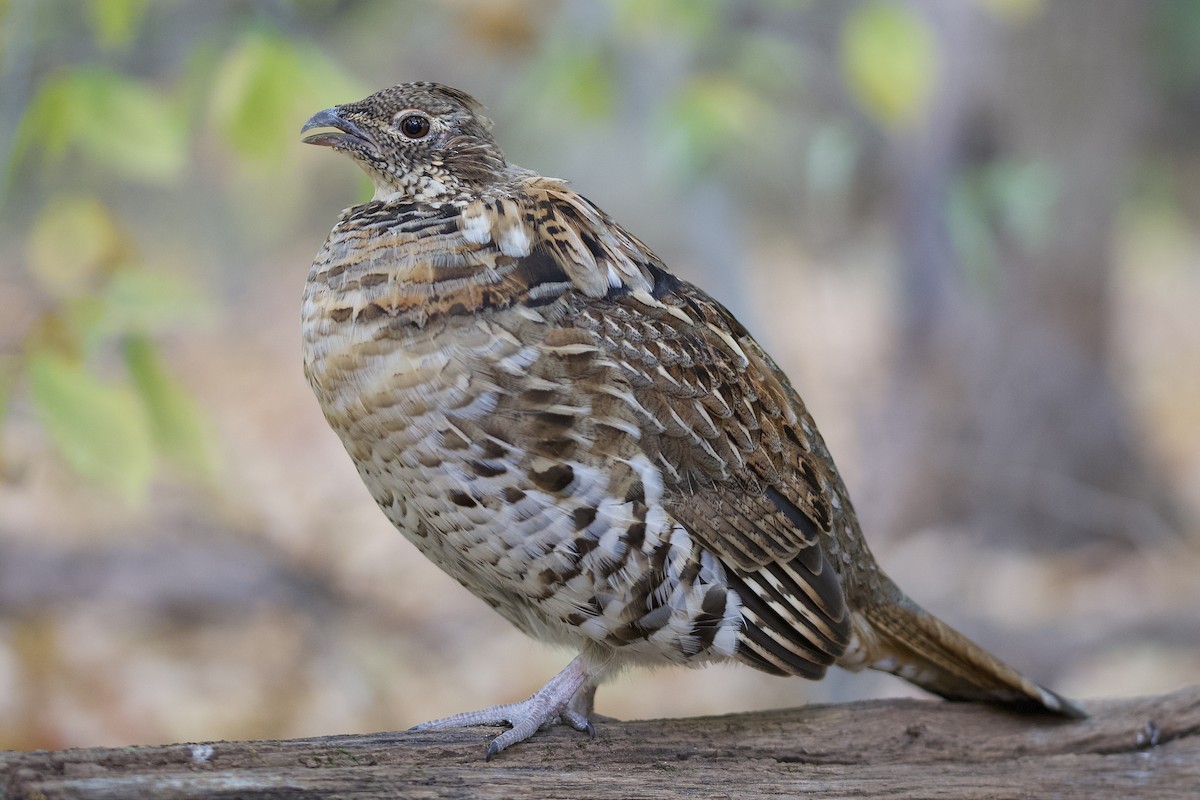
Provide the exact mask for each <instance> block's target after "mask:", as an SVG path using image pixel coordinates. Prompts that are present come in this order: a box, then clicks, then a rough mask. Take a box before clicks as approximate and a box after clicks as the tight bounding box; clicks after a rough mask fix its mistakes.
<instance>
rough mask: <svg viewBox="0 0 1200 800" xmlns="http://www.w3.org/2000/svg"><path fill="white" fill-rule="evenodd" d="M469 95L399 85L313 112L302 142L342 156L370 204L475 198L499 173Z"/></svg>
mask: <svg viewBox="0 0 1200 800" xmlns="http://www.w3.org/2000/svg"><path fill="white" fill-rule="evenodd" d="M482 110H483V109H482V106H481V105H480V104H479V103H478V102H477V101H476V100H475V99H474V98H472V97H471V96H470V95H468V94H466V93H465V92H460V91H459V90H457V89H451V88H450V87H449V86H442V85H440V84H437V83H402V84H400V85H399V86H393V87H391V88H390V89H384V90H383V91H380V92H376V93H375V94H373V95H371V96H370V97H367V98H366V99H364V100H359V101H358V102H356V103H347V104H345V105H340V106H334V107H333V108H327V109H325V110H324V111H318V112H317V113H316V114H314V115H313V116H312V117H310V118H309V120H308V122H306V123H304V127H303V128H301V129H300V132H301V133H304V132H305V131H309V130H312V129H314V128H326V129H332V130H325V131H321V132H318V133H314V134H310V135H309V136H306V137H305V138H304V141H305V142H306V143H308V144H315V145H321V146H323V147H332V148H333V149H334V150H337V151H339V152H343V153H346V154H348V155H349V156H350V157H351V158H353V159H354V160H355V162H356V163H357V164H358V165H359V166H360V167H362V169H363V171H365V172H366V173H367V175H368V176H369V177H370V178H371V182H372V183H374V185H375V197H374V199H376V200H385V201H400V202H413V203H442V202H448V201H453V200H456V199H462V198H466V197H470V196H473V195H477V194H478V193H479V192H480V190H482V189H484V188H485V187H486V186H487V185H488V184H489V183H492V182H494V181H496V180H497V179H498V177H499V173H501V172H502V171H503V170H504V168H505V166H506V165H505V161H504V154H503V153H501V152H500V148H499V147H498V146H497V145H496V142H495V140H494V139H492V134H491V125H492V123H491V120H489V119H488V118H487V117H485V116H484V115H483V113H482Z"/></svg>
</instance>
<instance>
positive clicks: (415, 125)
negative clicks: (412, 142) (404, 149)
mask: <svg viewBox="0 0 1200 800" xmlns="http://www.w3.org/2000/svg"><path fill="white" fill-rule="evenodd" d="M400 132H401V133H403V134H404V135H405V136H407V137H408V138H410V139H420V138H422V137H423V136H425V135H426V134H428V133H429V118H428V117H425V116H422V115H421V114H406V115H405V116H404V117H403V118H402V119H401V120H400Z"/></svg>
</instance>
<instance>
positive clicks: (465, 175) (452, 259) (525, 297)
mask: <svg viewBox="0 0 1200 800" xmlns="http://www.w3.org/2000/svg"><path fill="white" fill-rule="evenodd" d="M313 127H324V128H333V129H335V130H336V132H325V133H317V134H315V135H312V136H309V137H308V138H307V139H306V141H308V142H310V143H313V144H320V145H326V146H330V147H333V148H334V149H335V150H340V151H344V152H347V153H348V154H349V155H351V156H352V157H353V158H354V159H355V160H356V161H357V162H358V163H359V165H360V166H362V167H363V169H364V170H366V172H367V173H368V175H370V176H371V178H372V180H373V181H374V183H375V187H376V192H375V198H374V199H373V200H372V201H371V202H368V203H365V204H363V205H359V206H355V207H352V208H350V209H348V210H347V211H346V212H345V213H344V214H343V215H342V217H341V219H340V220H339V222H338V224H337V225H336V226H335V227H334V229H333V231H332V233H331V234H330V236H329V239H328V240H327V241H326V243H325V246H324V247H323V248H322V250H321V252H320V253H319V254H318V255H317V258H316V261H315V263H314V265H313V268H312V271H311V272H310V274H309V279H308V284H307V287H306V290H305V295H304V311H303V331H304V348H305V369H306V374H307V376H308V378H309V381H310V383H311V385H312V387H313V389H314V391H315V392H316V394H317V397H318V399H319V401H320V403H321V407H322V409H323V410H324V412H325V415H326V418H327V419H328V420H329V423H330V425H331V426H332V427H333V429H334V430H335V431H336V432H337V433H338V435H339V436H340V437H341V439H342V441H343V443H344V444H345V446H346V449H347V451H348V452H349V453H350V456H351V458H353V460H354V462H355V464H356V465H357V467H358V470H359V473H360V475H361V476H362V478H363V480H364V482H365V483H366V485H367V487H368V488H369V489H370V491H371V493H372V495H373V496H374V498H375V500H376V501H377V502H378V504H379V505H380V507H381V508H382V509H383V511H384V513H385V514H387V515H388V517H389V519H391V520H392V522H393V523H394V524H395V525H396V526H397V528H399V529H400V530H401V531H402V532H403V533H404V534H405V535H406V536H407V537H408V538H409V539H410V540H411V541H412V542H413V543H414V544H415V545H416V546H417V548H418V549H420V550H421V552H422V553H424V554H425V555H426V556H427V557H428V558H430V559H431V560H432V561H434V562H435V563H436V564H438V566H440V567H441V568H442V569H443V570H445V571H446V572H447V573H449V574H450V575H451V576H452V577H454V578H455V579H456V580H458V581H459V582H460V583H462V584H463V585H464V586H466V587H467V588H468V589H470V590H471V591H472V592H474V593H475V594H476V595H478V596H479V597H480V598H482V599H483V600H484V601H485V602H487V603H488V604H489V605H491V606H492V607H493V608H495V609H496V610H497V611H498V612H499V613H500V614H501V615H502V616H504V617H505V618H506V619H508V620H509V621H510V622H512V623H513V624H514V625H516V626H517V627H519V628H520V629H521V630H523V631H525V632H526V633H528V634H530V635H531V636H534V637H537V638H540V639H545V640H549V641H555V642H560V643H565V644H569V645H571V646H573V647H575V648H577V649H578V650H579V651H580V654H581V655H580V656H579V657H578V658H577V659H576V660H575V661H573V662H572V663H571V665H569V666H568V667H567V669H565V670H564V671H563V672H562V673H560V674H559V676H557V677H556V678H555V679H553V680H552V681H551V682H550V683H549V684H547V686H546V687H545V688H543V689H542V690H541V691H540V692H538V693H537V694H535V695H534V696H533V697H532V698H530V699H529V700H527V701H525V702H524V703H518V704H513V705H510V706H498V707H496V708H494V709H488V710H486V711H483V712H472V713H468V714H460V715H457V716H455V717H450V718H447V719H446V720H439V721H435V722H434V723H427V725H428V726H444V725H463V724H499V723H502V722H509V723H511V724H512V725H513V728H512V730H509V731H507V732H505V733H504V734H501V736H499V737H497V738H496V739H495V740H494V741H493V743H492V745H491V747H490V748H489V755H491V754H494V753H495V752H498V751H499V750H500V749H503V748H504V747H506V746H508V745H510V744H513V743H515V742H517V741H521V740H522V739H524V738H527V737H528V736H529V735H531V734H532V733H533V732H534V731H536V729H537V728H538V727H539V726H540V725H542V724H543V723H545V722H548V721H552V720H553V719H555V718H562V719H564V720H565V721H567V722H568V723H570V724H572V725H575V726H576V727H579V728H581V729H590V722H588V715H589V714H590V712H591V700H592V694H593V693H594V690H595V687H596V685H597V684H598V683H599V682H600V681H601V680H602V679H603V677H604V676H605V674H607V673H610V672H611V671H613V670H614V669H615V668H616V667H617V666H618V665H620V664H622V663H626V662H631V661H632V662H646V663H661V662H674V663H681V664H701V663H704V662H706V661H712V660H717V659H737V660H740V661H742V662H744V663H747V664H749V665H750V666H753V667H756V668H758V669H761V670H764V671H767V672H771V673H774V674H780V675H800V676H804V677H807V678H819V677H821V676H822V675H824V673H825V671H826V669H827V668H828V667H829V666H830V665H832V664H835V663H837V664H840V665H842V666H846V667H848V668H851V669H859V668H862V667H874V668H877V669H885V670H888V671H892V672H895V673H897V674H899V675H901V676H902V677H905V678H907V679H909V680H912V681H914V682H916V683H918V684H920V685H922V686H925V687H926V688H929V689H931V690H932V691H935V692H938V693H940V694H943V695H945V696H948V697H952V698H956V699H981V700H994V701H999V702H1012V703H1017V704H1026V705H1034V706H1038V707H1043V708H1046V709H1049V710H1052V711H1056V712H1060V713H1064V714H1067V715H1079V714H1081V713H1082V712H1081V711H1080V710H1079V709H1078V707H1076V706H1074V705H1073V704H1071V703H1070V702H1069V701H1067V700H1064V699H1063V698H1061V697H1059V696H1058V695H1055V694H1054V693H1052V692H1049V691H1048V690H1045V689H1042V688H1041V687H1039V686H1037V685H1036V684H1034V683H1032V682H1030V681H1029V680H1028V679H1026V678H1024V677H1023V676H1021V675H1019V674H1018V673H1017V672H1015V671H1014V670H1012V669H1011V668H1009V667H1007V666H1006V665H1004V664H1002V663H1001V662H999V661H997V660H996V659H994V658H993V657H992V656H990V655H988V654H987V653H985V652H984V651H982V650H981V649H979V648H978V647H976V646H975V645H973V644H971V643H970V642H969V641H967V640H966V639H965V638H963V637H962V636H960V635H959V634H957V633H955V632H954V631H953V630H951V629H950V628H948V627H947V626H945V625H944V624H943V623H941V622H940V621H938V620H936V619H935V618H933V617H932V616H930V615H928V614H926V613H925V612H924V611H922V610H921V609H920V608H919V607H917V606H916V605H915V604H913V603H912V601H910V600H908V598H907V597H905V596H904V595H903V594H902V593H901V592H900V591H899V589H897V588H896V587H895V585H894V584H893V583H892V582H891V581H890V580H889V579H888V578H887V577H886V576H885V575H884V574H883V573H882V572H881V571H880V570H879V569H878V567H877V566H876V564H875V560H874V558H873V557H872V556H871V553H870V550H869V549H868V548H867V545H866V543H865V542H864V541H863V539H862V536H861V533H860V531H859V528H858V523H857V520H856V518H855V515H854V510H853V507H852V506H851V504H850V500H849V498H848V496H847V493H846V489H845V487H844V486H843V484H842V481H841V478H840V477H839V475H838V473H837V470H836V468H835V466H834V463H833V460H832V458H831V457H830V455H829V452H828V450H827V449H826V447H825V443H824V442H823V441H822V439H821V436H820V434H819V433H818V432H817V428H816V425H815V423H814V422H813V420H812V418H811V417H810V416H809V415H808V413H807V411H806V410H805V408H804V405H803V402H802V401H801V400H800V398H799V396H798V395H797V394H796V392H795V391H794V390H793V389H792V387H791V385H790V384H789V382H788V380H787V378H786V377H785V376H784V375H783V373H782V372H781V371H780V370H779V368H778V367H777V366H776V365H775V364H774V362H773V361H772V360H771V358H770V356H768V355H767V354H766V353H765V352H764V351H763V350H762V349H761V348H760V347H759V345H758V344H757V342H755V341H754V339H753V338H752V337H751V336H750V334H749V333H748V332H747V331H746V329H745V328H743V327H742V325H741V324H740V323H739V322H738V321H737V320H736V319H734V318H733V316H732V315H731V314H730V313H729V312H728V311H727V310H726V309H725V308H723V307H722V306H721V305H720V304H719V303H717V302H716V301H715V300H713V299H712V298H710V297H709V296H708V295H706V294H705V293H704V292H703V291H701V290H700V289H698V288H696V287H695V286H692V285H691V284H689V283H687V282H685V281H682V280H680V279H678V278H676V277H675V276H673V275H671V274H670V273H669V272H668V271H667V269H666V267H665V265H664V264H663V263H662V262H661V261H660V260H659V259H658V257H657V256H655V255H654V253H653V252H651V251H650V249H649V248H648V247H646V246H645V245H644V244H643V243H642V242H640V241H639V240H638V239H637V238H635V237H634V236H632V235H631V234H629V233H628V232H627V231H625V230H624V229H623V228H622V227H621V226H619V225H618V224H616V223H615V222H614V221H613V220H611V219H610V218H608V217H607V216H606V215H605V214H604V213H603V212H602V211H600V210H599V209H598V208H597V207H596V206H594V205H593V204H592V203H590V202H589V201H588V200H586V199H585V198H583V197H582V196H580V195H579V194H576V193H575V192H574V191H572V190H571V189H570V188H569V187H568V186H567V185H566V184H565V183H564V182H562V181H559V180H555V179H551V178H544V177H539V176H537V175H534V174H533V173H530V172H528V171H526V170H523V169H520V168H518V167H514V166H511V165H508V164H507V163H506V162H505V160H504V157H503V155H502V153H501V152H500V150H499V148H498V147H497V146H496V144H495V142H494V140H493V139H492V137H491V134H490V123H489V122H487V121H486V119H484V118H483V117H482V116H481V114H480V107H479V105H478V104H477V103H475V102H474V101H473V100H471V99H470V98H469V97H468V96H467V95H465V94H463V93H461V92H458V91H457V90H452V89H449V88H447V87H443V86H439V85H436V84H427V83H416V84H404V85H401V86H397V87H393V88H392V89H388V90H385V91H383V92H380V93H378V94H375V95H372V96H371V97H369V98H367V99H366V100H363V101H361V102H359V103H352V104H348V105H344V106H339V107H336V108H334V109H329V110H327V111H323V112H321V113H319V114H317V115H315V116H314V117H313V118H312V119H311V120H310V121H309V123H308V124H307V125H306V126H305V130H308V129H310V128H313Z"/></svg>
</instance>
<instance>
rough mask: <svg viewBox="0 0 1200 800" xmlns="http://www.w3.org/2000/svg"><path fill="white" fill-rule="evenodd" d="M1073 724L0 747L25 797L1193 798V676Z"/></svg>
mask: <svg viewBox="0 0 1200 800" xmlns="http://www.w3.org/2000/svg"><path fill="white" fill-rule="evenodd" d="M1086 705H1087V708H1088V710H1089V711H1090V712H1091V713H1092V717H1091V718H1090V719H1088V720H1084V721H1082V722H1072V721H1065V720H1056V719H1051V718H1048V717H1025V716H1018V715H1015V714H1011V713H1008V712H1004V711H998V710H996V709H994V708H989V707H986V706H979V705H970V704H950V703H943V702H937V701H918V700H885V701H874V702H864V703H847V704H844V705H832V706H809V707H806V708H798V709H789V710H783V711H770V712H761V713H753V714H734V715H730V716H723V717H706V718H699V719H669V720H649V721H641V722H601V723H600V724H598V725H597V732H598V736H597V738H596V739H595V740H594V741H589V740H588V739H587V738H586V737H584V736H582V735H581V734H578V733H576V732H574V731H571V730H569V729H566V728H564V727H562V726H557V727H555V728H554V729H552V730H546V731H543V732H541V733H540V734H539V735H538V736H537V737H536V738H535V739H534V740H533V741H531V742H528V743H525V744H522V745H518V746H517V747H514V748H512V749H511V750H508V751H506V752H504V753H501V754H500V756H498V757H497V758H496V759H495V760H493V761H492V762H490V763H488V762H485V761H484V760H483V753H484V747H485V744H486V742H487V739H488V738H489V737H490V736H491V735H494V733H495V730H494V729H478V730H464V731H452V732H428V733H377V734H365V735H352V736H328V737H321V738H317V739H296V740H291V741H258V742H256V741H251V742H212V743H210V744H208V745H203V744H200V745H187V744H178V745H165V746H151V747H127V748H112V749H109V748H96V749H81V750H63V751H58V752H34V753H14V752H3V753H0V800H18V798H20V799H21V800H24V799H25V798H31V799H32V798H46V800H54V798H88V799H89V800H91V799H93V798H94V799H96V800H99V798H105V799H106V800H107V799H108V798H112V799H114V800H116V799H117V798H119V799H120V800H125V799H126V798H143V797H144V798H171V799H172V800H174V799H175V798H189V799H190V798H200V797H221V798H234V797H237V798H275V799H278V798H291V797H297V798H385V797H386V798H397V797H399V798H445V797H454V798H458V797H462V798H466V797H471V798H513V797H521V798H530V800H532V799H533V798H544V797H563V798H584V797H602V798H605V800H619V798H677V797H694V798H709V797H720V798H726V797H728V798H763V797H773V798H779V797H805V796H820V797H863V798H872V797H888V798H939V797H944V798H960V799H969V798H1019V797H1020V798H1024V797H1029V798H1048V797H1055V798H1118V797H1119V798H1126V797H1154V798H1173V797H1178V798H1191V799H1192V800H1194V799H1195V798H1200V686H1195V687H1191V688H1187V689H1183V690H1180V691H1178V692H1175V693H1172V694H1169V695H1163V696H1160V697H1143V698H1133V699H1125V700H1103V701H1093V702H1089V703H1087V704H1086Z"/></svg>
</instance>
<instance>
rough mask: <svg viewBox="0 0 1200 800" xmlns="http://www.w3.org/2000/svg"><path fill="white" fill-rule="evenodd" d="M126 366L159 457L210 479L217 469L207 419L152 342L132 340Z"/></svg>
mask: <svg viewBox="0 0 1200 800" xmlns="http://www.w3.org/2000/svg"><path fill="white" fill-rule="evenodd" d="M125 364H126V366H127V367H128V368H129V374H130V375H131V376H132V377H133V385H134V387H135V388H136V389H137V392H138V394H139V395H140V396H141V399H142V403H143V404H144V406H145V409H146V413H147V416H148V417H149V420H150V429H151V432H152V435H153V438H154V444H155V446H156V447H157V448H158V451H159V453H161V454H162V455H163V456H165V457H166V458H167V459H169V460H170V461H172V462H173V463H175V464H176V465H178V466H180V467H182V468H184V469H185V470H186V471H188V472H190V473H192V474H193V475H196V476H198V477H202V478H206V479H211V478H212V477H213V476H214V475H215V473H216V468H215V461H214V459H213V452H212V447H211V445H210V441H211V438H210V435H209V432H208V430H207V429H206V427H207V426H206V423H205V419H204V415H203V414H201V413H200V409H199V408H198V407H197V406H196V404H195V402H194V401H193V400H192V398H191V396H190V395H189V394H188V393H187V392H186V391H185V390H184V389H183V387H181V386H180V385H179V384H178V383H176V382H175V380H174V379H173V378H171V376H170V375H168V374H167V371H166V370H165V369H164V368H163V365H162V363H161V360H160V359H159V356H158V352H157V350H156V349H155V347H154V344H153V342H151V341H150V340H149V339H148V338H146V337H144V336H131V337H129V339H127V340H126V342H125Z"/></svg>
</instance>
